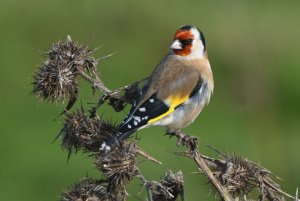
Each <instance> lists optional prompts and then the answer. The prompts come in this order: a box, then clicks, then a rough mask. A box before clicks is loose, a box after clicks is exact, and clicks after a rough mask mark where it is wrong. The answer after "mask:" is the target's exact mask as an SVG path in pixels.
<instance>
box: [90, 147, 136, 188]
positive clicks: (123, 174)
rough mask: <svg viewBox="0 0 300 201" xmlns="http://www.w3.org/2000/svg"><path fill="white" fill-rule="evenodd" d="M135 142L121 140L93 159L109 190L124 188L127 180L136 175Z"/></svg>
mask: <svg viewBox="0 0 300 201" xmlns="http://www.w3.org/2000/svg"><path fill="white" fill-rule="evenodd" d="M136 157H137V153H136V144H135V143H129V142H123V143H119V144H117V145H116V146H114V149H112V150H110V151H109V152H105V153H104V152H100V153H99V154H98V155H97V156H96V159H95V164H96V167H97V169H99V170H100V171H101V172H103V175H104V177H105V178H106V179H107V180H108V183H109V186H108V188H109V189H110V190H113V189H120V190H121V191H122V190H124V188H125V185H126V183H127V182H128V181H131V180H132V179H133V177H134V176H136V175H137V170H136Z"/></svg>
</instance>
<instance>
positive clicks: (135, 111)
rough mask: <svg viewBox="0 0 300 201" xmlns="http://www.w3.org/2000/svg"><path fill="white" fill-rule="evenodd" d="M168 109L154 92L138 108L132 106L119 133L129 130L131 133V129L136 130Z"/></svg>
mask: <svg viewBox="0 0 300 201" xmlns="http://www.w3.org/2000/svg"><path fill="white" fill-rule="evenodd" d="M168 110H169V107H168V106H167V105H166V104H165V103H164V102H163V101H161V100H159V99H158V98H157V97H156V94H153V95H152V96H151V97H150V98H149V99H148V100H146V101H145V102H144V103H143V104H141V105H140V106H139V107H138V108H136V107H134V106H133V107H132V109H131V113H129V116H128V117H127V118H126V119H125V120H124V121H123V123H122V124H121V125H120V126H119V135H120V136H121V135H124V134H125V133H128V132H130V133H131V131H133V132H135V131H136V130H137V129H139V128H140V127H142V126H144V125H146V124H147V122H148V121H149V120H150V119H153V118H155V117H158V116H160V115H161V114H163V113H165V112H167V111H168ZM126 137H127V136H126ZM122 138H124V137H122Z"/></svg>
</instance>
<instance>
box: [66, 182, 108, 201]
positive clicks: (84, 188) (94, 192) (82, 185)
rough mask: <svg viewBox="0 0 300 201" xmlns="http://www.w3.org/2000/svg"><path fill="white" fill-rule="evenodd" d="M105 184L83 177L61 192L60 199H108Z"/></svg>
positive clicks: (104, 200)
mask: <svg viewBox="0 0 300 201" xmlns="http://www.w3.org/2000/svg"><path fill="white" fill-rule="evenodd" d="M110 200H111V199H110V195H109V194H108V193H107V188H106V185H105V184H104V183H103V182H101V181H97V180H93V179H91V178H84V179H82V180H81V181H79V182H78V183H76V184H74V185H73V186H71V187H70V188H69V189H68V190H66V191H65V192H63V193H62V195H61V196H60V201H110Z"/></svg>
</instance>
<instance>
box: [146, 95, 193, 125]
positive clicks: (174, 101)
mask: <svg viewBox="0 0 300 201" xmlns="http://www.w3.org/2000/svg"><path fill="white" fill-rule="evenodd" d="M188 98H189V96H178V95H177V96H170V97H169V98H167V101H166V102H167V104H168V105H170V107H169V110H168V111H167V112H165V113H163V114H161V115H159V116H158V117H155V118H153V119H150V120H149V121H148V122H147V123H148V124H151V123H154V122H156V121H158V120H160V119H162V118H163V117H165V116H167V115H169V114H171V113H172V112H174V110H175V108H176V107H177V106H178V105H180V104H182V103H184V102H185V101H186V100H187V99H188Z"/></svg>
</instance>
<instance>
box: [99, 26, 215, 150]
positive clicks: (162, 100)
mask: <svg viewBox="0 0 300 201" xmlns="http://www.w3.org/2000/svg"><path fill="white" fill-rule="evenodd" d="M213 89H214V80H213V73H212V70H211V66H210V62H209V60H208V54H207V47H206V41H205V38H204V34H203V32H202V31H200V29H199V28H197V27H195V26H192V25H184V26H181V27H180V28H179V29H178V30H177V31H176V33H175V35H174V38H173V42H172V44H171V45H170V51H169V53H168V54H167V55H166V56H165V57H164V58H163V59H162V61H161V62H160V63H159V64H158V65H157V66H156V68H155V69H154V70H153V72H152V74H151V76H149V78H148V79H147V82H146V84H145V86H144V87H142V88H141V90H140V92H139V95H138V96H137V97H136V98H135V100H134V102H133V104H132V108H131V110H130V112H129V114H128V115H127V116H126V118H125V119H124V121H123V122H122V123H121V124H120V125H119V127H118V129H117V134H116V135H115V136H113V137H111V138H110V139H109V140H107V141H105V142H103V143H102V145H101V148H100V150H106V151H109V150H111V147H112V146H114V145H115V144H116V143H118V142H120V141H123V140H125V139H126V138H128V137H129V136H130V135H131V134H133V133H135V132H136V131H138V130H141V129H143V128H146V127H149V126H162V127H165V128H166V131H167V133H169V134H179V133H180V132H182V131H181V129H182V128H185V127H186V126H188V125H190V124H191V123H192V122H194V120H195V119H196V118H197V116H198V115H199V114H200V112H201V111H202V109H203V108H204V106H206V105H207V104H208V103H209V101H210V98H211V95H212V93H213Z"/></svg>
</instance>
